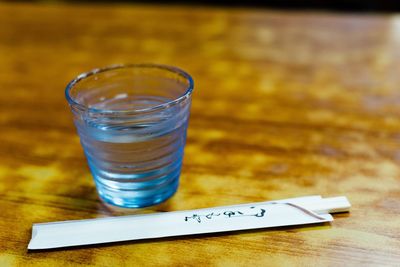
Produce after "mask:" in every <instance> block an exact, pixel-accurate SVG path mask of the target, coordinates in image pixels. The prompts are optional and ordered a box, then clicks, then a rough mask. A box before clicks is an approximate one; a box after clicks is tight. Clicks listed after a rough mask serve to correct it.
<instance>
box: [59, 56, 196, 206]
mask: <svg viewBox="0 0 400 267" xmlns="http://www.w3.org/2000/svg"><path fill="white" fill-rule="evenodd" d="M192 91H193V80H192V78H191V76H190V75H189V74H187V73H186V72H184V71H182V70H180V69H178V68H175V67H170V66H164V65H155V64H137V65H115V66H110V67H107V68H103V69H95V70H93V71H90V72H87V73H83V74H81V75H79V76H78V77H77V78H76V79H74V80H73V81H71V82H70V83H69V84H68V86H67V88H66V90H65V94H66V98H67V100H68V102H69V105H70V107H71V110H72V113H73V117H74V123H75V126H76V128H77V131H78V134H79V137H80V140H81V144H82V146H83V149H84V152H85V155H86V158H87V161H88V164H89V167H90V170H91V173H92V175H93V177H94V180H95V183H96V187H97V191H98V193H99V195H100V197H101V198H102V199H103V200H104V201H105V202H107V203H110V204H113V205H117V206H121V207H130V208H133V207H145V206H150V205H154V204H157V203H160V202H162V201H164V200H166V199H168V198H169V197H171V196H172V195H173V194H174V193H175V191H176V190H177V188H178V183H179V176H180V172H181V166H182V159H183V150H184V146H185V142H186V129H187V125H188V119H189V112H190V104H191V94H192Z"/></svg>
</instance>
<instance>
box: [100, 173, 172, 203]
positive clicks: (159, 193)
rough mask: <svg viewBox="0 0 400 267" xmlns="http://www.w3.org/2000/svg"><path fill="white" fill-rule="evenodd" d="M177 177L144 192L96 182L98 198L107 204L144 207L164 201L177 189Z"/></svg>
mask: <svg viewBox="0 0 400 267" xmlns="http://www.w3.org/2000/svg"><path fill="white" fill-rule="evenodd" d="M178 185H179V177H178V178H177V179H175V180H174V181H173V182H172V183H169V184H168V185H166V186H165V187H162V188H157V189H156V190H149V191H146V192H143V191H136V190H115V189H113V188H109V187H106V186H104V185H102V184H101V183H98V182H96V187H97V192H98V194H99V196H100V198H101V199H102V200H103V201H104V202H106V203H107V204H111V205H114V206H118V207H121V208H144V207H148V206H153V205H156V204H159V203H161V202H164V201H166V200H167V199H169V198H170V197H172V196H173V195H174V194H175V192H176V191H177V189H178Z"/></svg>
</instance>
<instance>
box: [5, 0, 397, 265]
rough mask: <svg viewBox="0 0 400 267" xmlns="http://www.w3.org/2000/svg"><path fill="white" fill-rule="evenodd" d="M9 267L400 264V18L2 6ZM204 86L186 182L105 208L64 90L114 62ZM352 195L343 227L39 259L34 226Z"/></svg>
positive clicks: (198, 88)
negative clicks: (161, 196)
mask: <svg viewBox="0 0 400 267" xmlns="http://www.w3.org/2000/svg"><path fill="white" fill-rule="evenodd" d="M0 25H1V26H0V266H74V265H98V266H142V265H149V266H160V265H161V266H209V265H212V266H234V265H238V266H386V265H387V266H400V216H399V213H400V127H399V126H400V90H399V86H400V75H399V73H400V68H399V67H400V52H399V51H400V50H399V47H400V17H399V16H396V15H368V16H367V15H351V14H347V15H340V14H332V13H310V12H308V13H307V12H303V13H299V12H297V13H296V12H280V11H268V10H251V9H246V10H241V9H222V8H204V7H203V8H199V7H179V6H175V7H165V6H142V5H139V6H136V5H120V6H116V5H109V6H107V5H103V6H94V5H93V6H90V5H66V4H64V5H33V4H12V3H1V4H0ZM138 62H154V63H163V64H169V65H176V66H179V67H181V68H183V69H185V70H186V71H188V72H189V73H191V74H192V75H193V77H194V79H195V93H194V96H193V105H192V115H191V119H190V126H189V131H188V140H187V146H186V150H185V160H184V167H183V173H182V176H181V185H180V187H179V190H178V192H177V193H176V194H175V195H174V196H173V197H172V198H171V199H170V200H169V201H167V202H165V203H163V204H161V205H158V206H156V207H151V208H147V209H141V210H132V211H122V210H117V209H114V208H112V207H109V206H105V205H104V204H102V203H101V201H99V199H98V197H97V195H96V191H95V187H94V183H93V181H92V178H91V175H90V173H89V170H88V167H87V165H86V161H85V157H84V155H83V152H82V149H81V146H80V144H79V139H78V136H77V135H76V133H75V129H74V126H73V123H72V116H71V114H70V111H69V108H68V105H67V102H66V100H65V99H64V87H65V85H66V84H67V82H68V81H69V80H71V79H72V78H74V77H75V76H76V75H77V74H79V73H81V72H84V71H88V70H90V69H93V68H96V67H101V66H106V65H110V64H114V63H138ZM310 194H321V195H323V196H326V197H328V196H336V195H346V196H347V197H348V198H349V199H350V201H351V203H352V204H353V207H352V210H351V213H350V214H338V215H335V216H334V217H335V221H334V222H333V223H331V224H324V225H316V226H311V227H310V226H307V227H289V228H279V229H274V230H257V231H245V232H235V233H226V234H217V235H206V236H192V237H182V238H167V239H160V240H152V241H140V242H125V243H117V244H112V245H98V246H91V247H81V248H75V249H62V250H55V251H44V252H28V251H27V244H28V241H29V239H30V236H31V232H30V231H31V226H32V223H37V222H49V221H60V220H72V219H83V218H96V217H105V216H112V215H120V214H126V213H144V212H153V211H173V210H183V209H194V208H202V207H210V206H218V205H229V204H237V203H244V202H254V201H264V200H272V199H281V198H288V197H295V196H304V195H310Z"/></svg>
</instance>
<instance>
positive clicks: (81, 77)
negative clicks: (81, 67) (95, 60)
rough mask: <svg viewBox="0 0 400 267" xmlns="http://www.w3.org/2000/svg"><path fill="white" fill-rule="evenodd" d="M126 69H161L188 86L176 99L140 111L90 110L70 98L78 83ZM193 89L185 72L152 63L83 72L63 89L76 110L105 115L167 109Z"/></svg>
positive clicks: (118, 65) (111, 66) (119, 65)
mask: <svg viewBox="0 0 400 267" xmlns="http://www.w3.org/2000/svg"><path fill="white" fill-rule="evenodd" d="M127 68H149V69H151V68H153V69H162V70H165V71H169V72H171V73H175V74H177V75H180V76H181V77H183V78H184V79H186V81H187V82H188V86H187V88H186V90H185V92H184V93H183V94H181V95H180V96H178V97H177V98H175V99H173V100H171V101H167V102H165V103H161V104H158V105H155V106H152V107H148V108H142V109H134V108H133V109H125V110H113V109H97V108H92V107H88V106H85V105H83V104H81V103H79V102H77V101H76V100H75V99H74V98H73V97H71V95H70V92H71V90H72V89H73V88H74V86H75V85H77V84H78V83H79V82H80V81H82V80H85V79H87V78H88V77H91V76H93V75H95V74H98V73H102V72H107V71H111V70H117V69H127ZM193 88H194V83H193V78H192V76H190V75H189V74H188V73H187V72H185V71H183V70H181V69H180V68H177V67H174V66H169V65H162V64H153V63H142V64H114V65H110V66H107V67H103V68H97V69H93V70H91V71H88V72H84V73H81V74H79V75H78V76H77V77H76V78H75V79H73V80H72V81H70V82H69V83H68V85H67V87H66V88H65V97H66V98H67V101H68V103H69V104H70V105H73V106H75V107H77V108H78V109H80V110H82V111H89V112H93V113H107V114H110V113H111V114H130V113H146V112H152V111H157V110H160V109H165V108H168V107H171V106H173V105H176V104H179V103H180V102H182V101H184V100H185V99H187V98H189V96H190V95H191V93H192V91H193Z"/></svg>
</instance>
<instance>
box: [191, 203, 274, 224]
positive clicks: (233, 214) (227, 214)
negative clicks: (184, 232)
mask: <svg viewBox="0 0 400 267" xmlns="http://www.w3.org/2000/svg"><path fill="white" fill-rule="evenodd" d="M250 209H251V211H250V213H249V212H248V211H247V212H246V211H244V210H226V211H223V212H219V213H216V212H211V213H209V214H193V215H192V216H186V217H185V221H186V222H187V221H189V220H195V221H197V222H198V223H201V222H202V221H204V220H211V219H213V218H215V217H219V216H220V217H224V218H237V217H245V216H253V217H258V218H260V217H264V215H265V212H266V211H265V209H262V208H256V207H250ZM255 211H257V212H256V213H254V212H255Z"/></svg>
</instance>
